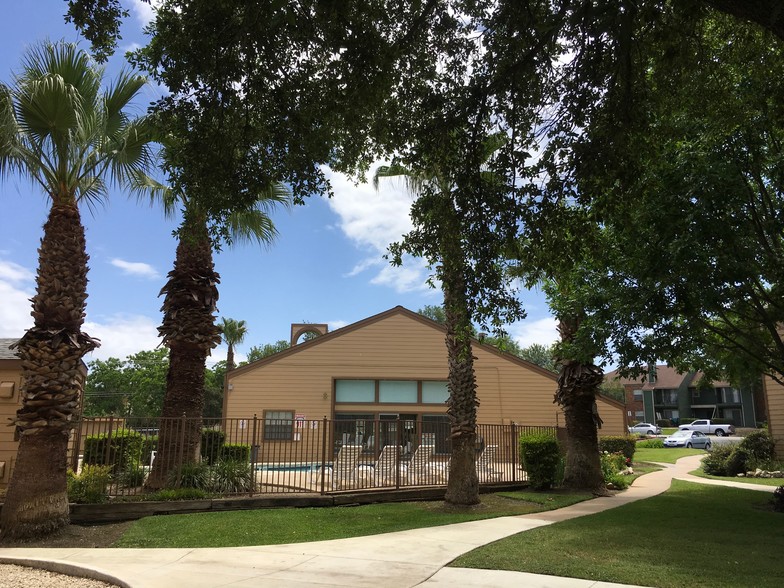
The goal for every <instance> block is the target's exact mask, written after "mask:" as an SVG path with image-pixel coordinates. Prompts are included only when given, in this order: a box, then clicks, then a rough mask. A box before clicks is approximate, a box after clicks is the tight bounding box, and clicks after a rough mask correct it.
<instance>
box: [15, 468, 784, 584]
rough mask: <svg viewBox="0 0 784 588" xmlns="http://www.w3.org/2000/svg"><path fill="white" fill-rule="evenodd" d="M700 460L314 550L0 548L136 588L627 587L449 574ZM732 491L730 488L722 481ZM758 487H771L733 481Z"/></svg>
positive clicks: (664, 481)
mask: <svg viewBox="0 0 784 588" xmlns="http://www.w3.org/2000/svg"><path fill="white" fill-rule="evenodd" d="M700 459H701V456H692V457H687V458H683V459H681V460H679V461H678V463H677V464H676V465H674V466H673V465H672V464H670V465H668V466H667V467H665V468H664V469H663V470H661V471H658V472H653V473H650V474H647V475H645V476H642V477H641V478H638V479H637V480H635V482H634V485H633V486H632V487H630V488H629V489H628V490H626V491H625V492H623V493H621V494H619V495H617V496H613V497H611V498H596V499H593V500H589V501H585V502H581V503H578V504H575V505H572V506H569V507H566V508H562V509H559V510H555V511H549V512H543V513H536V514H532V515H522V516H516V517H502V518H496V519H488V520H482V521H471V522H466V523H458V524H454V525H445V526H441V527H429V528H424V529H412V530H409V531H399V532H396V533H387V534H383V535H372V536H368V537H355V538H351V539H336V540H331V541H319V542H312V543H294V544H288V545H269V546H258V547H224V548H199V549H32V548H31V549H24V548H14V549H0V562H2V563H23V564H24V563H32V562H35V567H44V568H46V569H50V570H52V571H60V572H65V573H70V574H74V575H81V576H86V577H97V578H98V579H107V578H111V579H112V581H114V582H115V583H117V584H119V585H121V586H127V587H132V588H178V587H180V586H187V587H188V588H216V587H220V586H231V587H233V588H250V587H258V586H275V587H292V588H293V587H305V586H318V587H324V588H327V587H330V586H334V587H338V586H340V587H344V586H356V587H360V586H362V587H366V586H368V585H372V586H388V587H411V586H447V585H449V586H466V587H487V588H490V587H493V588H504V587H507V586H508V587H512V586H514V587H515V588H518V587H520V586H526V587H533V588H545V587H546V588H567V587H568V588H600V587H601V588H610V587H619V586H621V585H620V584H609V583H604V582H594V581H592V580H580V579H575V578H559V577H556V576H546V575H536V574H527V573H520V572H504V571H497V570H474V569H470V570H469V569H464V568H445V567H444V566H446V565H447V564H448V563H449V562H451V561H452V560H453V559H455V558H456V557H457V556H459V555H462V554H463V553H466V552H468V551H471V550H472V549H475V548H476V547H479V546H481V545H486V544H487V543H491V542H493V541H497V540H498V539H502V538H504V537H508V536H509V535H513V534H516V533H520V532H523V531H527V530H529V529H534V528H536V527H541V526H543V525H549V524H552V523H555V522H558V521H563V520H567V519H571V518H575V517H579V516H585V515H590V514H595V513H598V512H602V511H604V510H608V509H611V508H615V507H617V506H621V505H624V504H628V503H630V502H634V501H636V500H641V499H643V498H649V497H651V496H655V495H657V494H660V493H661V492H664V491H665V490H667V489H668V488H669V486H670V483H671V481H672V479H673V478H678V479H688V480H689V481H694V482H700V483H707V482H711V481H710V480H705V479H703V478H697V477H694V476H689V475H688V472H690V471H692V470H694V469H696V468H697V467H698V465H699V461H700ZM722 484H728V483H722ZM729 484H731V485H734V486H740V487H744V488H751V489H754V490H763V489H767V490H769V491H773V487H771V486H754V487H753V488H752V486H753V485H752V484H740V483H737V484H736V483H729Z"/></svg>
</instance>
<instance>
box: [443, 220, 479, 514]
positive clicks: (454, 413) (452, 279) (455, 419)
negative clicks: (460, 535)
mask: <svg viewBox="0 0 784 588" xmlns="http://www.w3.org/2000/svg"><path fill="white" fill-rule="evenodd" d="M453 214H454V213H453ZM458 235H459V233H457V232H456V231H455V232H448V233H446V236H445V238H444V239H443V245H442V260H443V264H442V271H441V280H442V288H443V291H444V313H445V315H446V348H447V356H448V360H449V379H448V383H449V401H448V408H447V414H448V415H449V420H450V425H451V435H450V437H451V440H452V456H451V457H452V459H451V460H450V462H449V479H448V482H447V488H446V494H445V496H444V500H445V502H447V503H448V504H453V505H458V506H470V505H473V504H478V503H479V478H478V477H477V474H476V407H477V406H478V405H479V401H478V400H477V398H476V376H475V374H474V356H473V353H472V350H471V333H472V328H471V317H470V315H469V311H468V303H467V300H466V292H465V279H464V277H463V261H462V260H463V256H462V250H461V247H460V240H459V236H458Z"/></svg>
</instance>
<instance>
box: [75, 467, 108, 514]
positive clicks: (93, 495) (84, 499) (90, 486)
mask: <svg viewBox="0 0 784 588" xmlns="http://www.w3.org/2000/svg"><path fill="white" fill-rule="evenodd" d="M111 477H112V467H111V466H108V465H106V466H102V465H85V466H82V471H81V473H80V474H78V475H77V474H75V473H74V472H73V470H68V474H67V481H66V483H67V487H68V501H69V502H78V503H80V504H98V503H101V502H106V499H107V496H106V488H107V486H108V485H109V481H110V480H111Z"/></svg>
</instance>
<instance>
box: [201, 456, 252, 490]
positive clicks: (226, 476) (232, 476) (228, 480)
mask: <svg viewBox="0 0 784 588" xmlns="http://www.w3.org/2000/svg"><path fill="white" fill-rule="evenodd" d="M210 473H211V476H210V489H211V490H212V491H213V492H217V493H219V494H235V493H239V492H250V491H251V490H253V472H252V471H251V469H250V464H249V463H248V462H247V461H227V460H221V461H219V462H217V463H216V464H215V465H214V466H213V467H212V471H211V472H210Z"/></svg>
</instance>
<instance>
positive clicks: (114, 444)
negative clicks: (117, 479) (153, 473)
mask: <svg viewBox="0 0 784 588" xmlns="http://www.w3.org/2000/svg"><path fill="white" fill-rule="evenodd" d="M143 445H144V437H143V436H142V435H141V433H138V432H136V431H132V430H131V429H117V430H116V431H112V432H111V433H100V434H99V435H90V436H89V437H87V438H86V439H85V440H84V463H85V464H86V465H106V466H111V470H112V473H115V474H116V473H119V472H121V471H123V470H126V469H128V468H132V467H136V466H138V465H139V463H140V462H141V458H142V446H143Z"/></svg>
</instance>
